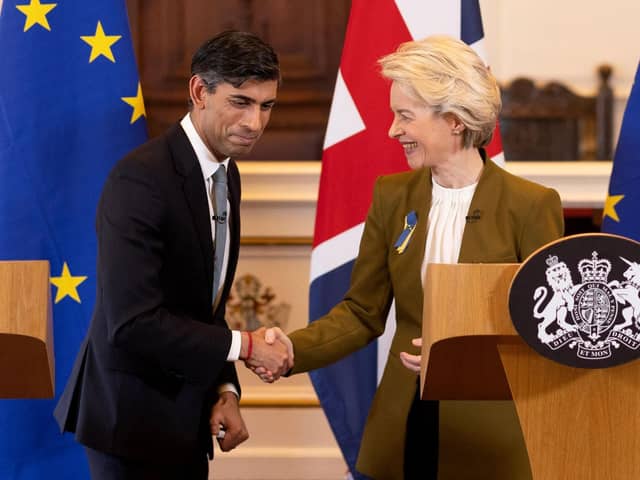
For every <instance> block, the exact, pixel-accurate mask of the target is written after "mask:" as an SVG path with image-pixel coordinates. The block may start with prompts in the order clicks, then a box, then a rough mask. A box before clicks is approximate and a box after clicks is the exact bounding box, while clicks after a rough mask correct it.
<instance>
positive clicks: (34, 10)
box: [0, 0, 58, 32]
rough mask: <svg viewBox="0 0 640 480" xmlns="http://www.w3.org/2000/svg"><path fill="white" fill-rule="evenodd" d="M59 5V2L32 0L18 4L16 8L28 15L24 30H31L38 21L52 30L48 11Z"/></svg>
mask: <svg viewBox="0 0 640 480" xmlns="http://www.w3.org/2000/svg"><path fill="white" fill-rule="evenodd" d="M0 4H2V2H0ZM57 5H58V4H57V3H40V0H31V3H29V5H16V8H17V9H18V10H20V11H21V12H22V13H24V14H25V15H26V16H27V18H26V19H25V21H24V30H23V32H26V31H27V30H29V29H30V28H31V27H33V26H34V25H35V24H36V23H37V24H38V25H40V26H41V27H44V28H46V29H47V30H49V31H51V27H50V26H49V22H48V21H47V13H49V12H50V11H51V10H53V9H54V8H56V6H57Z"/></svg>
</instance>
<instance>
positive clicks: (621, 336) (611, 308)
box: [510, 234, 640, 368]
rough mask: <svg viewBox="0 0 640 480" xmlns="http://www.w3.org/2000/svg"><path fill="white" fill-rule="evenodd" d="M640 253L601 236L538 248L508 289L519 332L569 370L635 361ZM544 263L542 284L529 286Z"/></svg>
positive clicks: (638, 335)
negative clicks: (543, 282) (533, 327)
mask: <svg viewBox="0 0 640 480" xmlns="http://www.w3.org/2000/svg"><path fill="white" fill-rule="evenodd" d="M639 249H640V245H639V244H637V243H636V242H633V241H631V240H628V239H624V238H623V237H616V236H611V235H603V234H590V235H577V236H574V237H568V238H565V239H562V240H559V241H557V242H554V243H552V244H550V245H549V246H547V247H543V248H542V249H541V250H540V251H538V252H536V253H535V254H534V255H533V256H532V257H530V259H527V261H526V262H525V263H524V264H523V265H522V267H521V269H520V270H519V271H518V273H517V274H516V277H515V278H514V282H513V284H512V287H511V292H510V309H511V314H512V320H513V322H514V325H515V326H516V329H517V330H518V332H519V333H520V334H521V335H522V336H523V338H524V339H525V341H527V342H528V343H529V344H530V345H531V346H532V347H534V348H535V349H536V350H537V351H538V352H540V353H542V354H543V355H545V356H548V357H549V358H552V359H553V360H557V361H560V362H561V363H566V364H569V365H571V366H579V367H587V368H602V367H605V366H612V365H617V364H619V363H624V362H626V361H630V360H632V359H634V358H636V357H637V356H638V354H640V349H639V347H640V263H639V262H640V250H639ZM585 251H586V252H588V253H587V254H586V255H584V254H581V253H580V252H585ZM543 262H544V263H543ZM542 264H544V265H545V267H546V268H544V270H543V272H544V277H543V278H544V280H545V283H546V285H544V284H543V285H541V284H540V282H539V281H538V282H537V283H534V282H536V280H535V279H540V278H541V277H542V275H541V273H542V271H541V270H542V268H541V266H542ZM618 272H619V274H618V275H616V273H618ZM574 274H575V275H576V276H574ZM578 277H579V281H577V283H576V282H574V278H576V279H578ZM527 296H528V299H526V298H525V297H527ZM524 305H527V306H526V307H524ZM525 308H526V310H525ZM532 325H535V329H532V328H531V327H532ZM534 333H535V334H534Z"/></svg>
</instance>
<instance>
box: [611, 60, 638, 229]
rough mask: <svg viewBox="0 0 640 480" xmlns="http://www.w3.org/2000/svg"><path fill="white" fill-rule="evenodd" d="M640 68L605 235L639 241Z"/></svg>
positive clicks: (627, 112) (616, 159)
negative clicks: (614, 234)
mask: <svg viewBox="0 0 640 480" xmlns="http://www.w3.org/2000/svg"><path fill="white" fill-rule="evenodd" d="M638 210H640V64H639V65H638V70H637V71H636V78H635V81H634V83H633V87H631V95H630V96H629V100H628V102H627V108H626V110H625V112H624V117H623V119H622V127H621V129H620V137H619V138H618V146H617V147H616V153H615V156H614V159H613V170H612V172H611V179H610V180H609V195H608V196H607V199H606V200H605V204H604V212H603V218H602V231H603V232H607V233H616V234H618V235H623V236H625V237H629V238H633V239H634V240H638V241H640V217H639V216H638Z"/></svg>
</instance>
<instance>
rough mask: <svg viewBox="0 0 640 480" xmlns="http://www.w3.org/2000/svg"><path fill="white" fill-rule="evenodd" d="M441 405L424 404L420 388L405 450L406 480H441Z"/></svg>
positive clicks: (414, 405) (409, 418)
mask: <svg viewBox="0 0 640 480" xmlns="http://www.w3.org/2000/svg"><path fill="white" fill-rule="evenodd" d="M438 406H439V403H438V401H435V400H420V388H417V389H416V395H415V397H414V399H413V403H412V404H411V410H410V411H409V416H408V417H407V436H406V441H405V447H404V479H405V480H414V479H415V480H437V478H438V429H439V421H438Z"/></svg>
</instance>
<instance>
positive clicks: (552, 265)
mask: <svg viewBox="0 0 640 480" xmlns="http://www.w3.org/2000/svg"><path fill="white" fill-rule="evenodd" d="M545 262H546V264H547V275H554V274H556V273H557V272H564V271H566V270H567V264H566V263H564V262H561V261H560V260H559V259H558V256H557V255H549V256H548V257H547V259H546V260H545Z"/></svg>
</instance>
